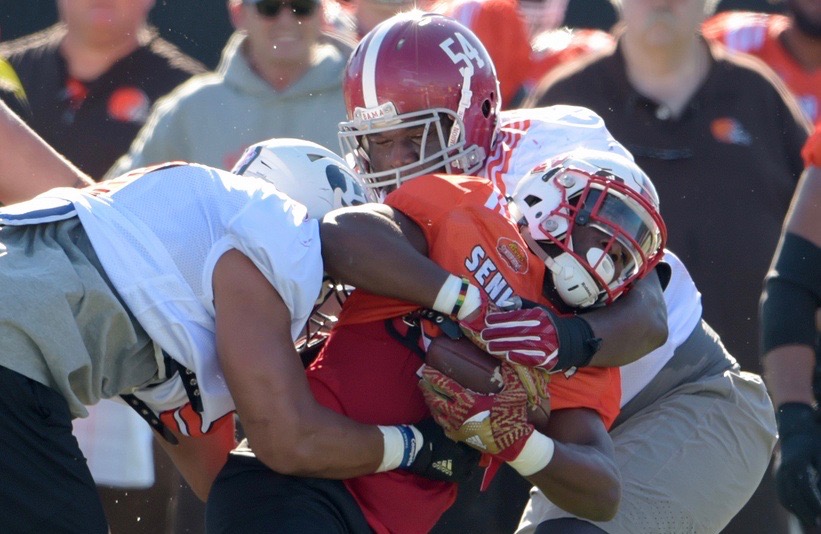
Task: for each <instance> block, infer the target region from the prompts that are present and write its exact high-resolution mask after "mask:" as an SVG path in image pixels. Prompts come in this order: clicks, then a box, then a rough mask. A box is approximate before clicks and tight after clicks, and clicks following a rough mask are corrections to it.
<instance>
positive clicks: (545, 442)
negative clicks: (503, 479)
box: [508, 431, 556, 477]
mask: <svg viewBox="0 0 821 534" xmlns="http://www.w3.org/2000/svg"><path fill="white" fill-rule="evenodd" d="M555 448H556V444H555V443H553V440H552V439H550V438H549V437H547V436H545V435H544V434H541V433H539V432H535V431H534V432H533V434H531V435H530V437H529V438H527V441H526V442H525V446H524V447H523V448H522V452H520V453H519V456H517V457H516V459H515V460H511V461H509V462H508V464H509V465H510V467H512V468H513V469H515V470H516V471H517V472H518V473H519V474H520V475H522V476H523V477H529V476H530V475H532V474H534V473H538V472H539V471H541V470H542V469H544V468H545V467H547V464H549V463H550V460H552V459H553V451H554V450H555Z"/></svg>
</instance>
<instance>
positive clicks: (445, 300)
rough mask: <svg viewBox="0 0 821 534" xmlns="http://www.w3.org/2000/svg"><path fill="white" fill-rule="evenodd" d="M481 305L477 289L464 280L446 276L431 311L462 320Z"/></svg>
mask: <svg viewBox="0 0 821 534" xmlns="http://www.w3.org/2000/svg"><path fill="white" fill-rule="evenodd" d="M481 305H482V296H481V292H480V290H479V288H478V287H476V286H475V285H473V284H471V283H469V282H468V280H467V279H466V278H460V277H458V276H455V275H450V276H448V278H447V280H445V283H444V284H442V287H441V288H440V289H439V293H438V294H437V295H436V301H435V302H434V303H433V309H434V310H436V311H438V312H439V313H444V314H445V315H456V318H457V319H464V318H465V317H467V316H468V315H470V314H471V313H473V312H474V311H476V309H477V308H478V307H479V306H481Z"/></svg>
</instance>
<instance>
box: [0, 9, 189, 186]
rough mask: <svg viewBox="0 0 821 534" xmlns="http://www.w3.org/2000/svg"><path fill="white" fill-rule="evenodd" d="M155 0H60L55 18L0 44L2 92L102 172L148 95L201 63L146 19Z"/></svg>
mask: <svg viewBox="0 0 821 534" xmlns="http://www.w3.org/2000/svg"><path fill="white" fill-rule="evenodd" d="M153 5H154V0H111V1H109V2H105V3H102V4H100V3H99V2H93V1H92V0H58V1H57V8H58V12H59V15H60V22H59V23H57V24H56V25H54V26H52V27H50V28H47V29H45V30H43V31H41V32H38V33H35V34H32V35H29V36H26V37H22V38H20V39H16V40H14V41H8V42H4V43H2V44H0V57H5V58H6V59H7V60H8V63H9V64H10V65H11V67H12V69H10V70H6V71H5V74H6V75H5V76H4V77H3V78H4V81H5V84H3V87H2V88H0V98H2V99H3V100H4V101H5V102H6V103H7V104H9V106H10V107H11V108H12V109H13V110H14V111H15V112H17V114H18V115H20V117H22V118H23V120H25V121H26V122H27V123H28V124H29V125H30V126H31V127H32V128H33V129H34V131H36V132H37V133H38V134H39V135H40V136H42V137H43V139H45V141H46V142H47V143H49V144H50V145H51V146H52V147H54V149H55V150H57V152H59V153H61V154H63V155H64V156H66V157H67V158H68V159H69V161H71V162H73V163H74V164H75V165H77V166H78V167H79V168H80V170H82V171H83V172H85V173H87V174H88V175H90V176H91V177H92V178H94V179H96V180H99V179H100V178H101V177H102V175H103V174H104V173H105V171H106V170H108V168H109V167H110V166H111V165H112V163H113V162H114V161H115V160H116V159H117V158H118V157H119V156H121V155H122V154H123V153H125V151H126V150H127V149H128V146H129V145H130V144H131V141H132V140H133V139H134V137H135V136H136V135H137V132H138V131H139V129H140V127H141V126H142V125H143V123H144V122H145V120H146V117H147V116H148V110H149V108H150V107H151V105H152V103H153V102H154V101H155V100H156V99H158V98H159V97H160V96H162V95H164V94H166V93H168V92H169V91H170V90H171V89H173V88H174V87H175V86H177V85H178V84H180V83H182V82H183V81H185V80H186V79H188V78H189V77H191V75H193V74H196V73H199V72H203V71H204V67H203V66H202V65H201V64H199V63H198V62H196V61H195V60H193V59H191V58H189V57H188V56H186V55H184V54H182V53H181V52H180V51H179V50H178V49H177V48H176V47H174V46H173V45H172V44H170V43H168V42H167V41H165V40H163V39H161V38H159V37H158V36H157V34H156V31H155V30H153V29H151V28H149V26H148V24H147V22H146V21H147V17H148V12H149V11H150V10H151V8H152V6H153Z"/></svg>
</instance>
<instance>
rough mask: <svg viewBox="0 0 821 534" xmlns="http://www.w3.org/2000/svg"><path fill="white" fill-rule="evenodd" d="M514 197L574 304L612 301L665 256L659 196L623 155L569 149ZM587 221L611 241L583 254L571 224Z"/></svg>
mask: <svg viewBox="0 0 821 534" xmlns="http://www.w3.org/2000/svg"><path fill="white" fill-rule="evenodd" d="M511 201H512V205H511V213H512V214H513V216H514V217H516V218H517V219H519V221H520V231H521V232H522V236H523V237H524V239H525V241H526V242H527V244H528V246H529V248H530V249H531V250H532V251H533V252H534V253H535V254H536V255H538V256H539V257H540V258H542V260H543V261H544V262H545V265H546V266H547V268H548V269H549V270H550V272H551V275H552V278H553V282H554V285H555V287H556V290H557V292H558V293H559V296H560V297H561V298H562V300H564V302H565V303H566V304H568V305H569V306H573V307H577V308H586V307H590V306H595V305H603V304H607V303H609V302H612V301H613V300H614V299H616V298H617V297H618V296H619V295H621V294H623V293H624V292H625V291H627V289H628V288H629V287H630V284H631V283H632V282H633V281H634V280H636V279H637V278H640V277H642V276H644V275H645V274H647V273H648V272H649V271H650V270H651V269H653V268H654V267H655V266H656V265H657V264H658V262H659V261H660V260H661V257H662V255H663V249H664V245H665V243H666V241H667V229H666V227H665V226H664V221H663V220H662V218H661V214H660V213H659V199H658V194H657V193H656V189H655V187H654V186H653V183H652V182H651V181H650V179H649V178H648V177H647V175H646V174H645V173H644V171H642V170H641V169H640V168H639V166H638V165H636V163H634V162H633V161H632V160H630V159H629V158H627V157H625V156H622V155H618V154H614V153H611V152H602V151H593V150H587V149H576V150H573V151H570V152H567V153H565V154H562V155H560V156H557V157H555V158H553V159H551V160H548V161H547V162H545V163H542V164H540V165H538V166H536V167H535V168H534V169H533V170H531V171H530V173H528V174H527V175H526V176H525V177H524V178H522V180H521V181H520V182H519V183H518V184H517V186H516V188H515V190H514V192H513V195H512V198H511ZM588 225H589V226H590V227H592V228H595V229H597V230H599V231H601V232H603V234H606V235H607V236H610V239H609V241H607V242H606V243H602V246H601V247H600V248H599V247H592V248H590V249H589V250H587V252H586V253H585V254H584V257H582V255H581V254H579V253H577V252H576V251H574V248H573V230H574V229H575V228H576V227H579V226H588ZM617 245H618V246H617ZM615 250H618V251H620V252H622V254H623V257H621V258H619V262H623V265H622V266H621V272H620V273H616V270H617V266H616V262H614V260H613V258H612V257H611V255H612V254H613V251H615Z"/></svg>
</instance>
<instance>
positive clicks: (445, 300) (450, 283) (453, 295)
mask: <svg viewBox="0 0 821 534" xmlns="http://www.w3.org/2000/svg"><path fill="white" fill-rule="evenodd" d="M461 289H462V279H461V278H459V277H458V276H454V275H450V276H448V279H447V280H445V283H444V284H442V287H441V288H439V293H438V294H437V295H436V302H434V303H433V309H434V310H436V311H438V312H439V313H444V314H445V315H450V314H451V312H453V308H454V307H455V306H456V301H457V300H458V299H459V293H460V291H461Z"/></svg>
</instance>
